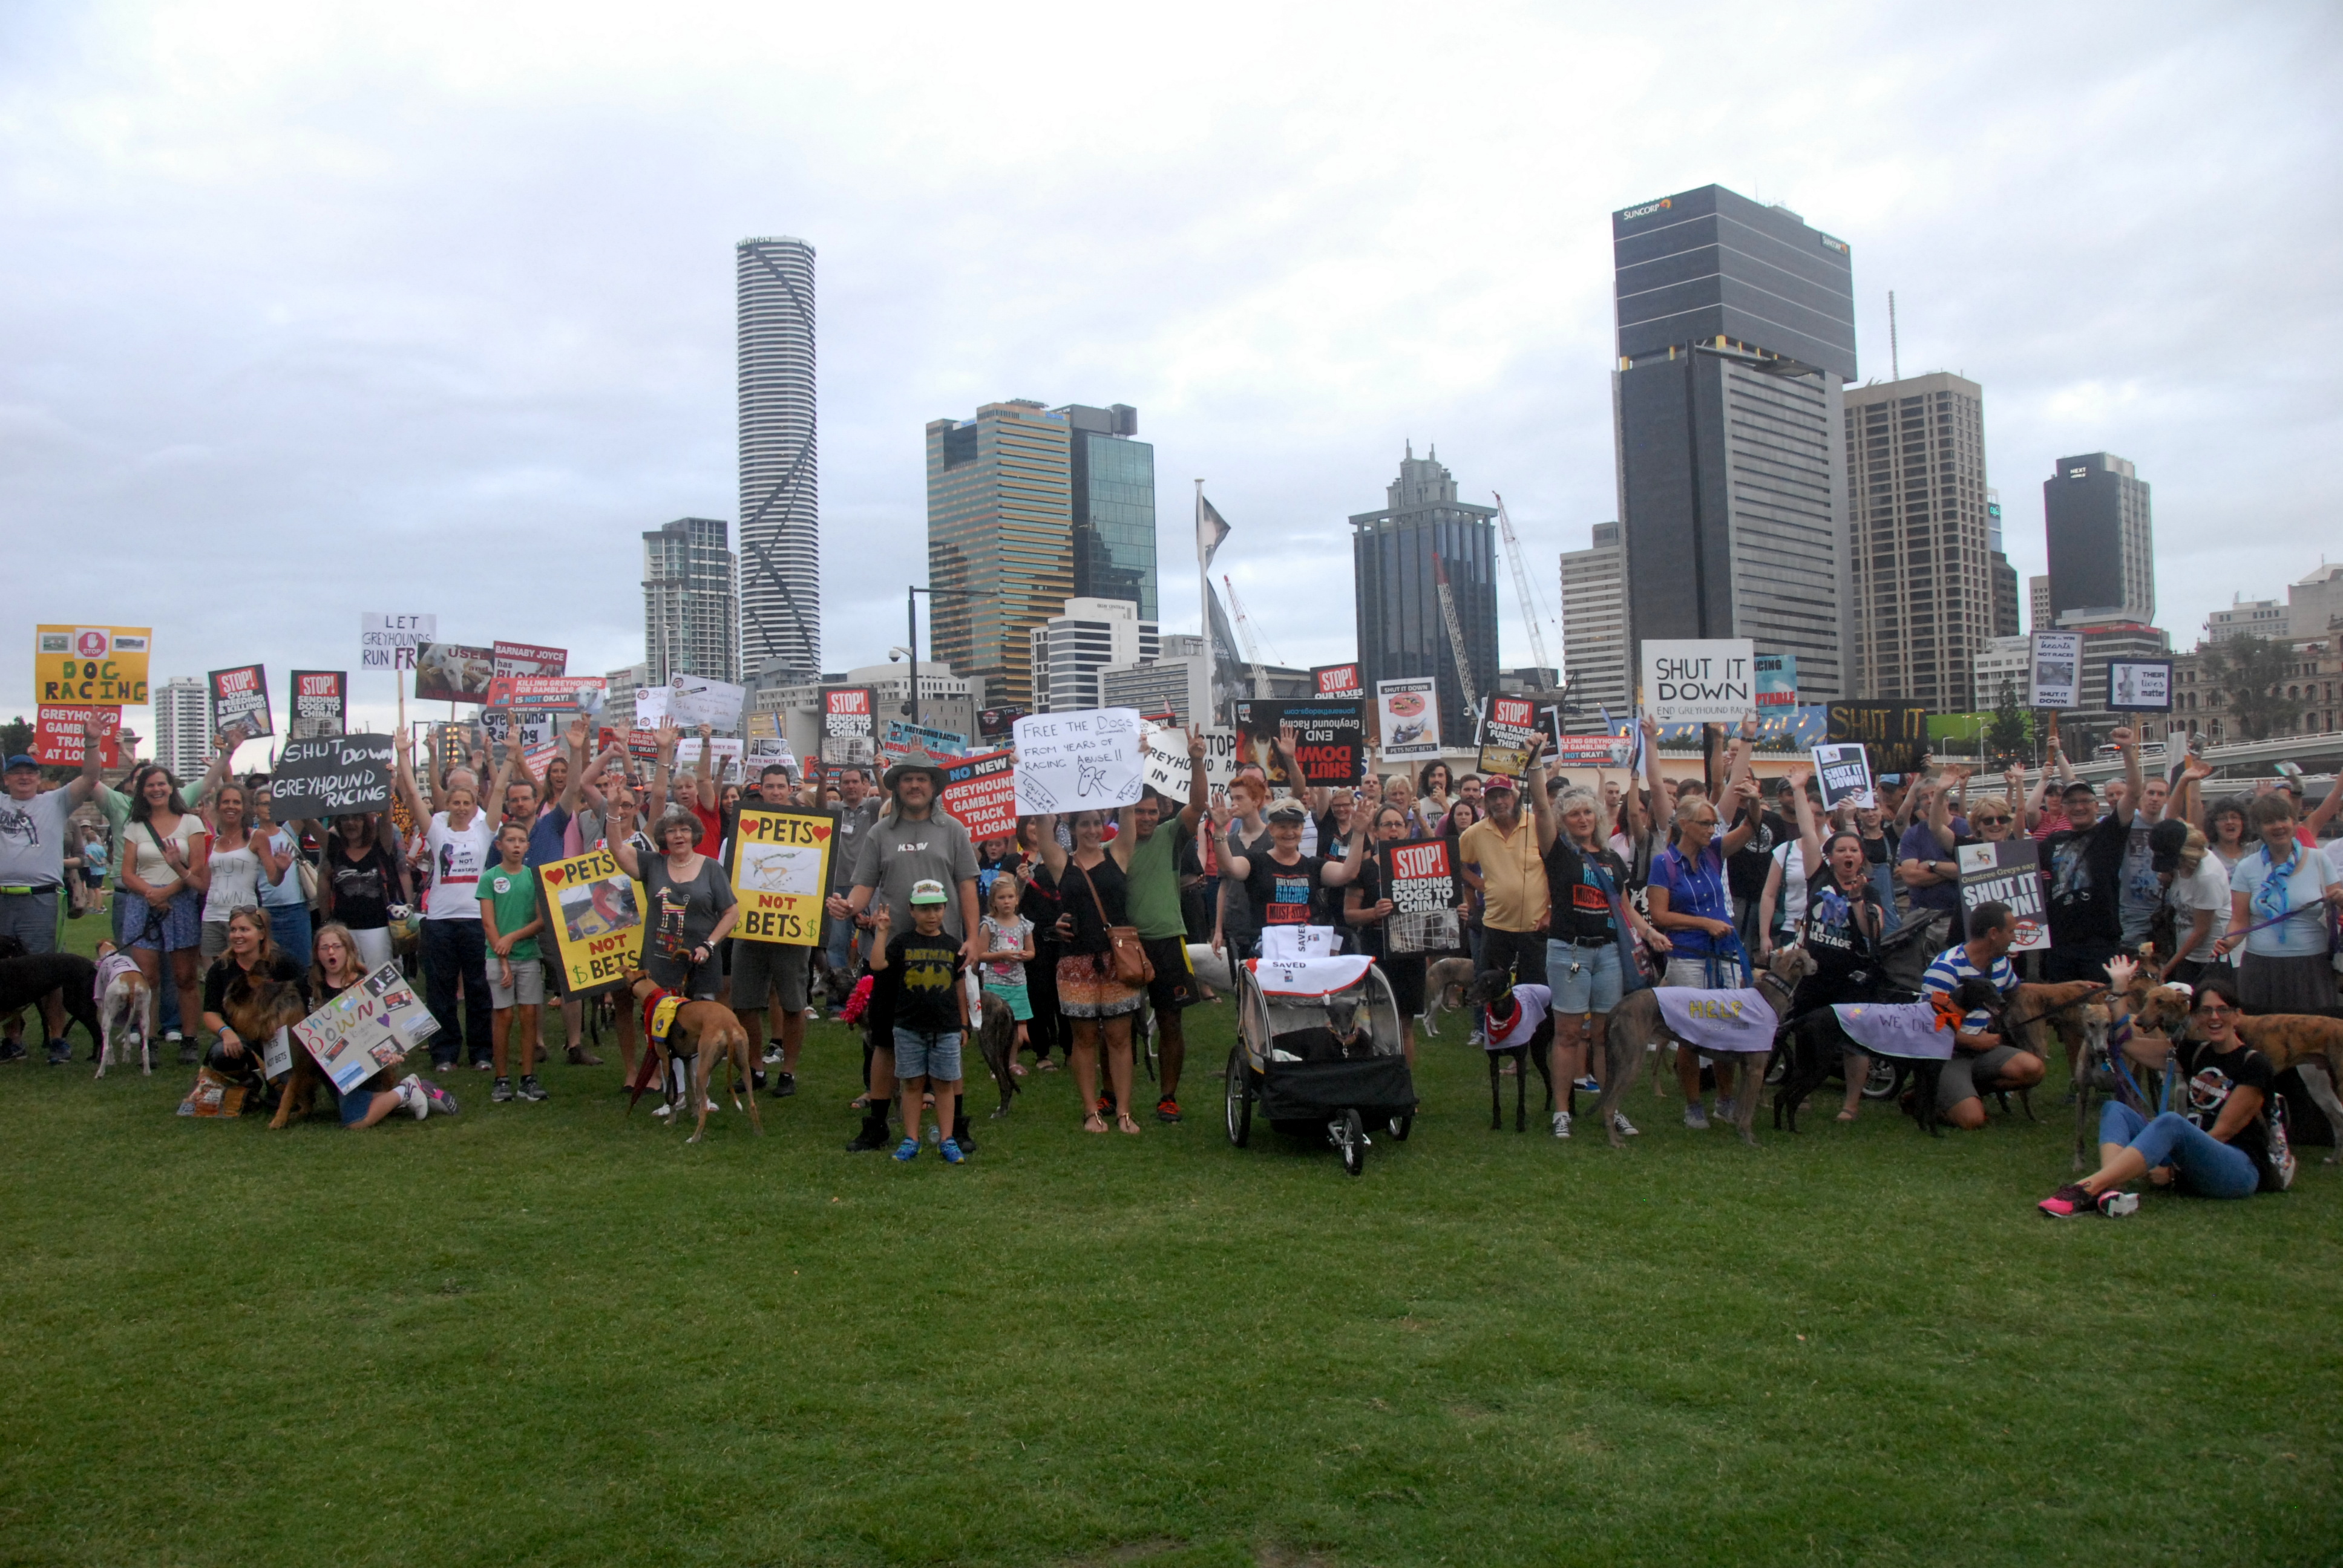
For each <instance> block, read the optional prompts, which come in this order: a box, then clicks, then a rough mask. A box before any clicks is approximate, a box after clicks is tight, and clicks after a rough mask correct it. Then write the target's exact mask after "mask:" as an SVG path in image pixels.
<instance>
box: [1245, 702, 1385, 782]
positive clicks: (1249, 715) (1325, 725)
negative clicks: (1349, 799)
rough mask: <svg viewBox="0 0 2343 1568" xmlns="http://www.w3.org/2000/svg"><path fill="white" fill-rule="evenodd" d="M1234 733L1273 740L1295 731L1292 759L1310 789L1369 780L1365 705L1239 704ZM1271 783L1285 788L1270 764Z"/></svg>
mask: <svg viewBox="0 0 2343 1568" xmlns="http://www.w3.org/2000/svg"><path fill="white" fill-rule="evenodd" d="M1236 706H1237V732H1238V733H1239V734H1241V735H1244V736H1246V737H1248V738H1250V739H1258V740H1263V741H1269V740H1275V739H1278V738H1279V736H1280V735H1281V734H1282V732H1283V730H1284V729H1285V727H1286V726H1287V725H1289V724H1290V725H1292V727H1293V731H1294V734H1293V759H1294V760H1295V761H1296V762H1299V763H1300V764H1302V783H1304V784H1306V785H1310V786H1312V787H1313V788H1317V787H1323V786H1328V785H1332V786H1338V787H1339V786H1342V785H1347V784H1359V783H1363V782H1364V781H1365V779H1366V777H1367V709H1366V704H1365V703H1363V702H1338V701H1329V702H1240V703H1238V704H1237V705H1236ZM1269 770H1270V782H1271V783H1272V784H1284V783H1288V782H1290V780H1289V779H1286V778H1285V769H1283V768H1282V766H1280V765H1279V764H1278V763H1276V762H1275V761H1272V762H1271V763H1270V764H1269Z"/></svg>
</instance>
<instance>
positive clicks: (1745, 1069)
mask: <svg viewBox="0 0 2343 1568" xmlns="http://www.w3.org/2000/svg"><path fill="white" fill-rule="evenodd" d="M1814 972H1815V960H1814V957H1813V955H1812V954H1810V953H1808V952H1807V951H1806V950H1805V949H1804V948H1802V947H1798V946H1796V945H1795V944H1793V945H1791V946H1788V947H1785V948H1784V949H1782V950H1781V951H1779V952H1777V953H1775V955H1774V960H1773V962H1772V963H1770V964H1768V965H1766V967H1765V970H1764V971H1763V972H1762V973H1760V974H1759V975H1758V976H1757V990H1758V992H1759V993H1760V994H1761V995H1763V996H1764V997H1765V1005H1766V1006H1768V1007H1770V1008H1772V1009H1773V1010H1774V1017H1775V1020H1776V1021H1777V1025H1778V1022H1779V1021H1780V1020H1786V1019H1787V1018H1788V1017H1789V1014H1790V998H1791V997H1792V996H1794V995H1795V994H1796V992H1797V989H1798V982H1799V981H1800V980H1805V978H1806V977H1807V976H1808V975H1810V974H1812V973H1814ZM1654 1043H1656V1044H1658V1045H1663V1046H1667V1045H1692V1046H1693V1049H1694V1050H1701V1047H1700V1046H1699V1045H1697V1044H1696V1043H1694V1042H1693V1041H1690V1040H1684V1039H1682V1038H1681V1037H1679V1036H1678V1035H1677V1034H1676V1032H1675V1031H1674V1030H1672V1029H1670V1028H1669V1027H1668V1025H1667V1022H1666V1020H1664V1018H1663V1017H1662V1016H1661V1013H1660V998H1659V992H1658V990H1657V989H1656V988H1653V987H1646V988H1645V989H1644V990H1639V991H1633V992H1630V993H1629V994H1628V995H1626V996H1624V997H1622V998H1620V999H1619V1005H1618V1006H1617V1007H1614V1008H1613V1009H1612V1010H1611V1019H1610V1022H1609V1024H1608V1025H1607V1027H1606V1029H1605V1031H1604V1037H1603V1070H1602V1072H1601V1074H1600V1075H1599V1076H1600V1078H1601V1080H1602V1083H1603V1094H1602V1097H1601V1098H1600V1099H1599V1100H1597V1101H1595V1104H1594V1119H1595V1121H1596V1123H1597V1124H1598V1125H1599V1126H1601V1127H1602V1128H1603V1129H1604V1131H1607V1132H1608V1133H1609V1134H1610V1135H1611V1146H1612V1147H1613V1148H1614V1149H1624V1148H1625V1147H1626V1144H1627V1141H1626V1139H1625V1138H1624V1137H1622V1136H1621V1135H1620V1132H1619V1121H1618V1111H1619V1104H1620V1101H1623V1100H1624V1099H1625V1098H1626V1096H1627V1091H1628V1089H1629V1088H1630V1087H1631V1086H1632V1085H1633V1084H1634V1081H1635V1074H1636V1072H1637V1070H1640V1069H1641V1068H1642V1067H1643V1065H1644V1057H1645V1056H1647V1055H1649V1054H1650V1048H1651V1047H1653V1046H1654ZM1703 1054H1704V1055H1706V1056H1708V1057H1709V1058H1710V1060H1712V1061H1714V1062H1715V1065H1716V1086H1717V1091H1718V1092H1719V1093H1722V1092H1723V1091H1724V1089H1725V1061H1726V1060H1727V1059H1728V1058H1738V1059H1739V1060H1740V1063H1741V1070H1740V1074H1739V1078H1738V1081H1737V1082H1735V1085H1734V1090H1733V1125H1734V1129H1735V1131H1738V1132H1739V1133H1740V1134H1741V1141H1743V1142H1744V1143H1746V1144H1748V1145H1750V1146H1751V1147H1752V1148H1755V1147H1756V1143H1757V1134H1756V1133H1755V1131H1753V1130H1752V1127H1751V1120H1752V1118H1754V1117H1755V1115H1756V1113H1757V1092H1758V1090H1759V1088H1760V1087H1761V1086H1762V1085H1763V1084H1764V1083H1765V1066H1766V1063H1767V1062H1769V1061H1770V1060H1772V1056H1771V1054H1770V1053H1768V1052H1765V1051H1762V1050H1761V1051H1726V1052H1721V1053H1720V1052H1712V1051H1703Z"/></svg>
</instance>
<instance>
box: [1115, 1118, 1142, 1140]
mask: <svg viewBox="0 0 2343 1568" xmlns="http://www.w3.org/2000/svg"><path fill="white" fill-rule="evenodd" d="M1114 1126H1115V1131H1118V1132H1128V1133H1130V1134H1131V1136H1132V1137H1134V1138H1136V1137H1137V1136H1139V1123H1138V1122H1136V1121H1132V1120H1131V1118H1130V1117H1128V1116H1124V1115H1121V1114H1118V1115H1117V1116H1116V1117H1115V1119H1114Z"/></svg>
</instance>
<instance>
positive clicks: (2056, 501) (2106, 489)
mask: <svg viewBox="0 0 2343 1568" xmlns="http://www.w3.org/2000/svg"><path fill="white" fill-rule="evenodd" d="M2042 525H2043V531H2044V533H2045V534H2046V536H2047V538H2048V543H2049V546H2050V613H2051V614H2052V615H2053V616H2054V617H2055V616H2061V615H2064V614H2066V612H2067V611H2068V610H2070V609H2119V610H2122V611H2123V612H2124V614H2125V618H2127V619H2130V620H2138V621H2151V622H2152V621H2154V620H2155V619H2156V528H2155V523H2154V520H2153V518H2152V515H2151V513H2150V509H2149V507H2148V488H2147V480H2145V479H2143V478H2141V477H2139V471H2138V470H2137V469H2136V468H2134V467H2132V466H2131V464H2130V462H2129V461H2128V460H2127V459H2126V458H2122V457H2117V456H2116V455H2115V454H2114V453H2112V452H2090V453H2086V454H2085V455H2084V456H2082V457H2061V458H2059V459H2058V467H2056V468H2055V469H2054V470H2052V472H2051V475H2050V477H2048V478H2046V479H2045V480H2043V481H2042Z"/></svg>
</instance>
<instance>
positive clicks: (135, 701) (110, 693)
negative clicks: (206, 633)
mask: <svg viewBox="0 0 2343 1568" xmlns="http://www.w3.org/2000/svg"><path fill="white" fill-rule="evenodd" d="M149 641H150V638H149V634H148V631H147V628H145V627H143V626H44V627H36V628H34V633H33V699H34V700H35V702H36V703H49V702H54V703H59V704H65V705H71V704H74V703H80V704H82V705H84V706H96V707H99V708H121V707H123V706H125V705H127V706H129V707H132V708H136V707H137V706H138V705H139V704H140V703H142V702H145V701H146V656H147V653H148V651H149V647H148V644H149Z"/></svg>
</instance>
